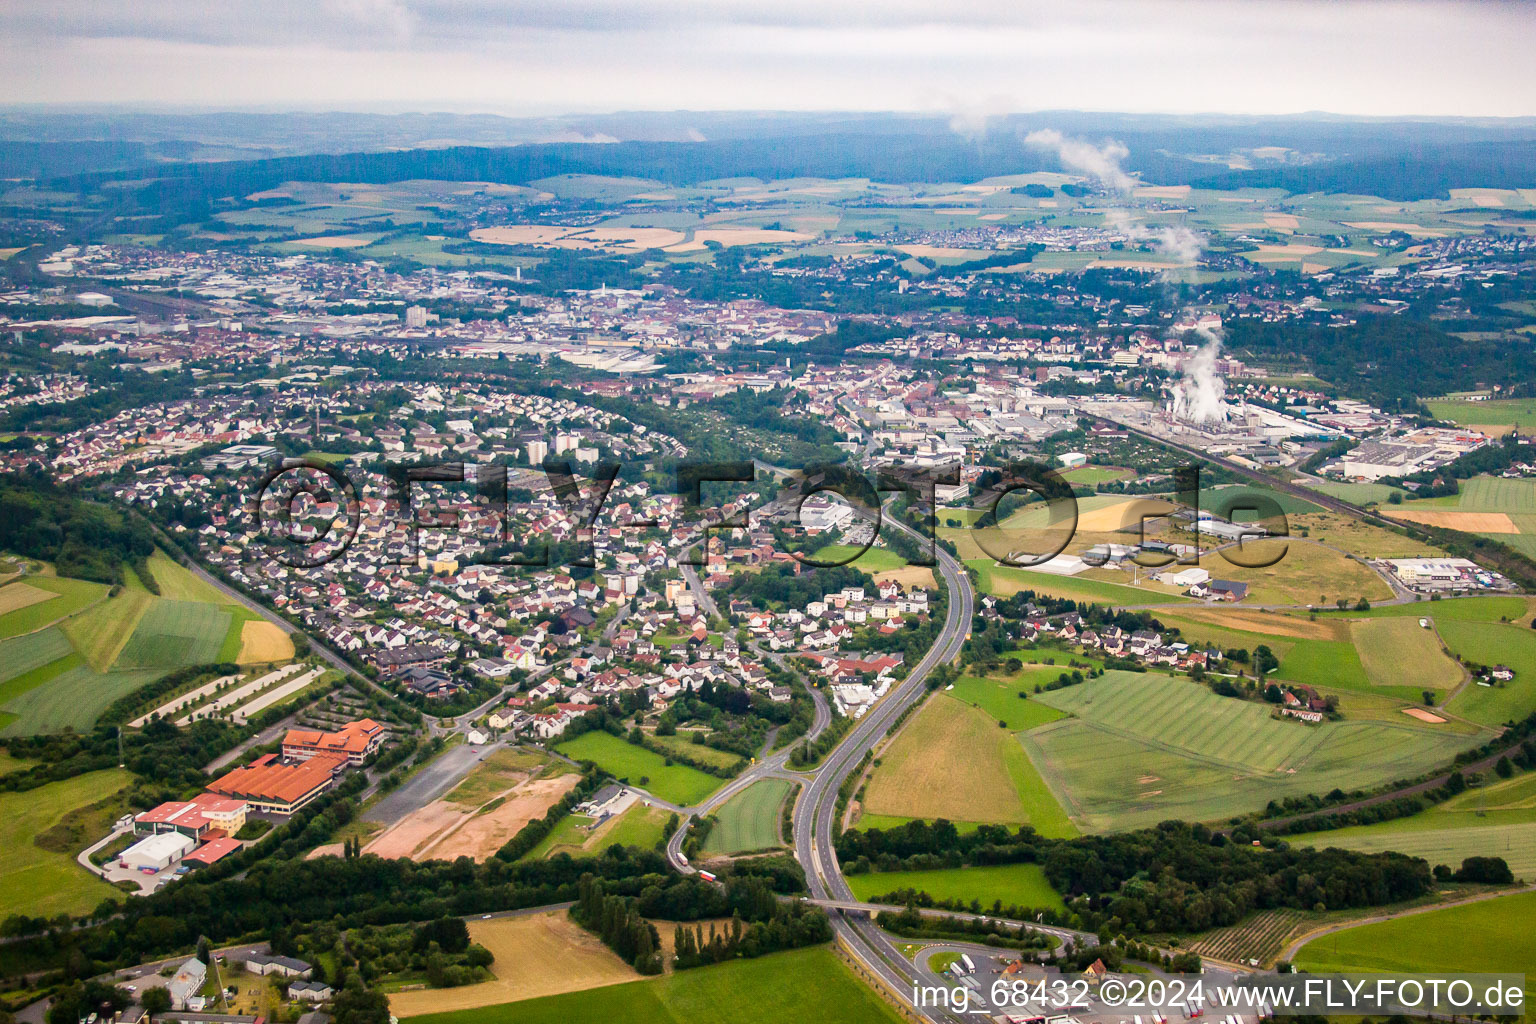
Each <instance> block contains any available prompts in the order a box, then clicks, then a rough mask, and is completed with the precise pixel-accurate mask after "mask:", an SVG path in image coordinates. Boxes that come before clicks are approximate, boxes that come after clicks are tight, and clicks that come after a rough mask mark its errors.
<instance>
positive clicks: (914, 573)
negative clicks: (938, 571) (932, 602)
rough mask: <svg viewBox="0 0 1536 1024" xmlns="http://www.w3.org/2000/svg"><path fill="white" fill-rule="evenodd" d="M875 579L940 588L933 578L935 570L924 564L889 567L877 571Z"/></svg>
mask: <svg viewBox="0 0 1536 1024" xmlns="http://www.w3.org/2000/svg"><path fill="white" fill-rule="evenodd" d="M874 580H875V582H876V583H884V582H886V581H887V580H892V581H894V582H896V583H898V584H900V585H901V586H903V587H927V588H928V589H929V590H937V589H938V584H937V583H935V582H934V580H933V570H932V569H930V568H928V567H927V566H922V565H909V566H907V567H906V568H904V569H887V570H886V571H885V572H877V573H875V574H874Z"/></svg>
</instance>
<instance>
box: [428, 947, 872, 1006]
mask: <svg viewBox="0 0 1536 1024" xmlns="http://www.w3.org/2000/svg"><path fill="white" fill-rule="evenodd" d="M498 959H499V958H498ZM785 978H793V979H795V983H794V984H792V985H786V984H785V983H784V979H785ZM449 994H450V995H451V993H449ZM438 995H439V996H441V995H443V993H438ZM403 1019H407V1020H411V1021H414V1022H415V1024H514V1022H515V1024H570V1022H571V1021H646V1022H648V1024H650V1022H654V1024H800V1022H802V1021H807V1020H814V1021H816V1022H817V1024H897V1022H898V1021H899V1020H901V1018H899V1017H898V1016H897V1015H896V1013H895V1011H894V1010H892V1009H890V1008H889V1007H888V1006H887V1005H886V1004H885V1003H884V1002H883V1001H882V1000H881V999H880V998H879V997H878V996H876V995H875V994H874V993H873V992H871V991H870V990H869V989H868V988H866V987H865V986H864V985H863V984H862V983H860V982H859V981H858V980H857V979H856V978H855V977H854V976H853V974H851V973H850V972H849V971H848V969H847V968H846V967H844V966H843V964H842V963H841V962H840V961H839V960H838V958H837V956H836V954H834V953H833V952H832V950H831V949H830V948H829V947H826V946H815V947H812V948H810V949H797V950H791V951H789V952H785V953H774V954H772V955H770V956H763V957H758V958H756V959H754V960H735V961H731V962H728V963H723V964H716V965H713V966H710V967H697V968H694V969H692V970H688V971H679V972H677V973H675V974H668V975H664V976H663V977H660V978H653V979H650V980H647V981H638V982H631V983H629V984H627V985H610V986H605V987H602V988H595V989H589V990H587V991H585V992H581V993H572V994H566V995H556V996H545V997H543V998H539V999H529V1000H525V1001H523V1002H517V1003H502V1004H499V1005H495V1006H485V1007H481V1008H477V1009H473V1010H460V1011H456V1012H443V1013H433V1014H427V1015H421V1016H414V1017H412V1016H406V1017H404V1018H403Z"/></svg>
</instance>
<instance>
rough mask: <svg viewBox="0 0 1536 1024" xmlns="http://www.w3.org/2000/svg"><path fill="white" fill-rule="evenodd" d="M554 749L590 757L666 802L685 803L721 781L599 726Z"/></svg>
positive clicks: (579, 757) (696, 799)
mask: <svg viewBox="0 0 1536 1024" xmlns="http://www.w3.org/2000/svg"><path fill="white" fill-rule="evenodd" d="M556 749H558V750H559V751H560V753H562V754H564V755H565V756H566V757H569V758H572V759H574V760H577V761H592V762H595V763H596V764H597V765H598V767H600V768H602V769H603V770H604V771H606V772H609V773H610V774H612V775H613V777H614V778H616V779H619V780H621V781H627V782H629V783H630V784H632V785H635V786H639V787H640V788H642V789H644V790H645V791H646V792H648V793H654V794H655V795H656V796H658V797H660V798H661V799H663V800H666V801H667V802H668V803H674V804H677V805H678V806H680V807H687V806H690V805H692V804H696V803H698V802H699V801H700V800H702V799H704V798H705V797H706V796H708V795H709V794H711V793H713V792H714V791H715V790H716V789H718V788H719V787H720V785H721V780H720V779H717V778H715V777H714V776H713V775H706V774H704V773H703V772H701V771H699V770H698V769H696V768H689V767H688V766H687V765H683V764H670V765H669V764H667V763H666V759H665V758H663V757H662V756H661V755H660V754H653V753H651V752H650V751H649V750H646V749H645V748H644V747H637V746H635V745H634V744H633V743H628V742H626V741H625V740H621V739H619V737H617V736H613V735H610V734H609V733H606V732H603V731H601V730H593V731H592V732H588V733H583V734H582V735H580V736H578V737H576V738H575V739H574V740H570V741H568V742H566V743H562V744H560V745H559V746H558V747H557V748H556Z"/></svg>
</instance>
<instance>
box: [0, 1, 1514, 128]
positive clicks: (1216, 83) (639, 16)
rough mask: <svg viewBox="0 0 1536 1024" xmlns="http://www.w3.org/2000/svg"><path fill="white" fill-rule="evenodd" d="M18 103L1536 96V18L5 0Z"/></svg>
mask: <svg viewBox="0 0 1536 1024" xmlns="http://www.w3.org/2000/svg"><path fill="white" fill-rule="evenodd" d="M0 29H3V32H0V54H4V57H5V59H4V61H3V62H0V88H3V92H4V95H5V96H6V97H7V99H8V100H9V102H10V103H11V104H14V105H17V106H24V107H34V106H36V105H43V106H45V107H51V108H57V109H61V110H66V109H71V108H76V109H78V108H79V107H82V106H104V107H106V108H112V109H121V108H125V107H126V108H160V109H182V110H197V111H214V110H239V109H252V110H259V111H262V112H274V113H275V112H283V111H356V112H368V113H381V112H416V111H426V112H455V113H464V112H482V113H495V114H500V115H505V116H556V115H559V114H575V115H581V114H594V113H600V112H613V111H619V110H634V111H638V110H646V111H678V110H692V111H706V110H711V111H749V110H775V111H786V112H791V111H822V110H826V111H847V112H864V111H871V112H872V111H903V112H913V113H929V114H936V115H938V114H946V115H949V116H952V117H955V118H958V119H966V120H971V121H975V120H978V119H982V118H984V117H986V116H987V115H991V114H1001V113H1011V112H1028V111H1041V110H1064V109H1070V110H1084V111H1117V112H1126V113H1166V114H1200V113H1206V114H1251V115H1276V114H1299V113H1305V112H1312V111H1328V112H1331V113H1335V114H1338V115H1343V116H1359V115H1366V116H1408V117H1434V116H1490V117H1519V116H1533V115H1536V80H1533V78H1532V76H1531V75H1530V74H1529V73H1528V72H1526V71H1523V70H1521V69H1522V68H1525V67H1526V66H1527V65H1528V55H1529V52H1530V51H1531V49H1532V43H1533V42H1536V19H1533V18H1532V17H1531V11H1530V8H1529V7H1528V6H1527V5H1524V4H1520V3H1505V2H1487V3H1478V2H1473V0H1411V2H1396V3H1389V2H1384V0H1347V2H1341V3H1333V2H1323V0H1249V2H1244V3H1238V4H1234V3H1224V2H1217V0H1157V2H1151V3H1136V2H1130V0H1085V2H1083V3H1079V4H1077V5H1074V6H1073V7H1072V8H1071V9H1070V10H1063V9H1060V8H1059V7H1057V6H1054V5H1048V4H1045V3H1042V2H1037V0H1024V2H1020V3H1003V2H993V0H980V2H972V3H967V4H963V5H960V6H956V7H952V8H950V9H945V10H943V11H935V10H933V9H931V7H929V6H928V5H922V4H918V3H916V2H915V0H897V2H894V3H888V4H882V5H879V6H878V7H877V6H875V5H872V4H866V3H862V2H859V3H825V2H819V3H812V2H810V0H789V2H785V3H780V4H775V5H774V6H773V7H772V8H769V9H760V8H758V7H756V6H753V5H748V4H745V3H739V2H726V3H705V2H703V0H635V2H631V3H622V4H621V3H616V2H613V0H577V2H573V3H566V4H558V5H544V4H532V3H528V2H525V0H514V2H511V3H489V2H483V0H323V2H320V3H314V4H307V3H299V2H297V0H277V2H272V3H264V4H261V5H254V4H228V5H223V6H220V7H217V8H214V9H208V8H207V7H205V6H204V5H200V4H195V3H192V2H190V0H164V2H157V3H154V4H149V3H143V2H130V3H123V4H119V5H116V6H113V7H101V6H99V5H94V4H88V3H84V2H82V0H62V2H59V3H49V4H43V3H40V2H36V0H21V2H15V3H12V4H9V5H6V6H5V7H4V8H3V9H0Z"/></svg>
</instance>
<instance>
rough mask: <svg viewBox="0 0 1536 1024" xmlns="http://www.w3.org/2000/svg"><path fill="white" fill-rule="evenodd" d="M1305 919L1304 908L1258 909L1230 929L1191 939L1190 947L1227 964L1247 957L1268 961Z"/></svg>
mask: <svg viewBox="0 0 1536 1024" xmlns="http://www.w3.org/2000/svg"><path fill="white" fill-rule="evenodd" d="M1305 920H1307V915H1306V914H1305V913H1304V912H1303V911H1300V910H1294V909H1292V908H1290V907H1279V908H1276V909H1274V910H1261V911H1259V912H1258V913H1256V914H1250V915H1249V916H1248V917H1246V918H1244V919H1243V920H1242V921H1239V922H1238V923H1237V924H1235V925H1233V926H1232V927H1230V928H1217V929H1215V930H1213V931H1209V932H1206V933H1205V934H1204V935H1202V936H1200V938H1199V939H1198V940H1197V941H1195V942H1191V943H1190V944H1189V948H1190V949H1191V950H1193V951H1194V952H1196V953H1199V954H1200V955H1201V956H1208V957H1213V958H1215V959H1217V960H1225V961H1226V962H1227V963H1237V964H1246V963H1247V962H1248V961H1249V960H1257V961H1259V963H1261V964H1269V963H1272V962H1273V961H1274V960H1275V958H1276V957H1277V956H1278V955H1279V953H1280V951H1281V949H1282V948H1284V945H1285V940H1286V939H1288V938H1289V937H1290V936H1291V935H1292V934H1294V933H1295V931H1296V929H1297V928H1298V927H1299V926H1300V925H1301V923H1302V922H1303V921H1305Z"/></svg>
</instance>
